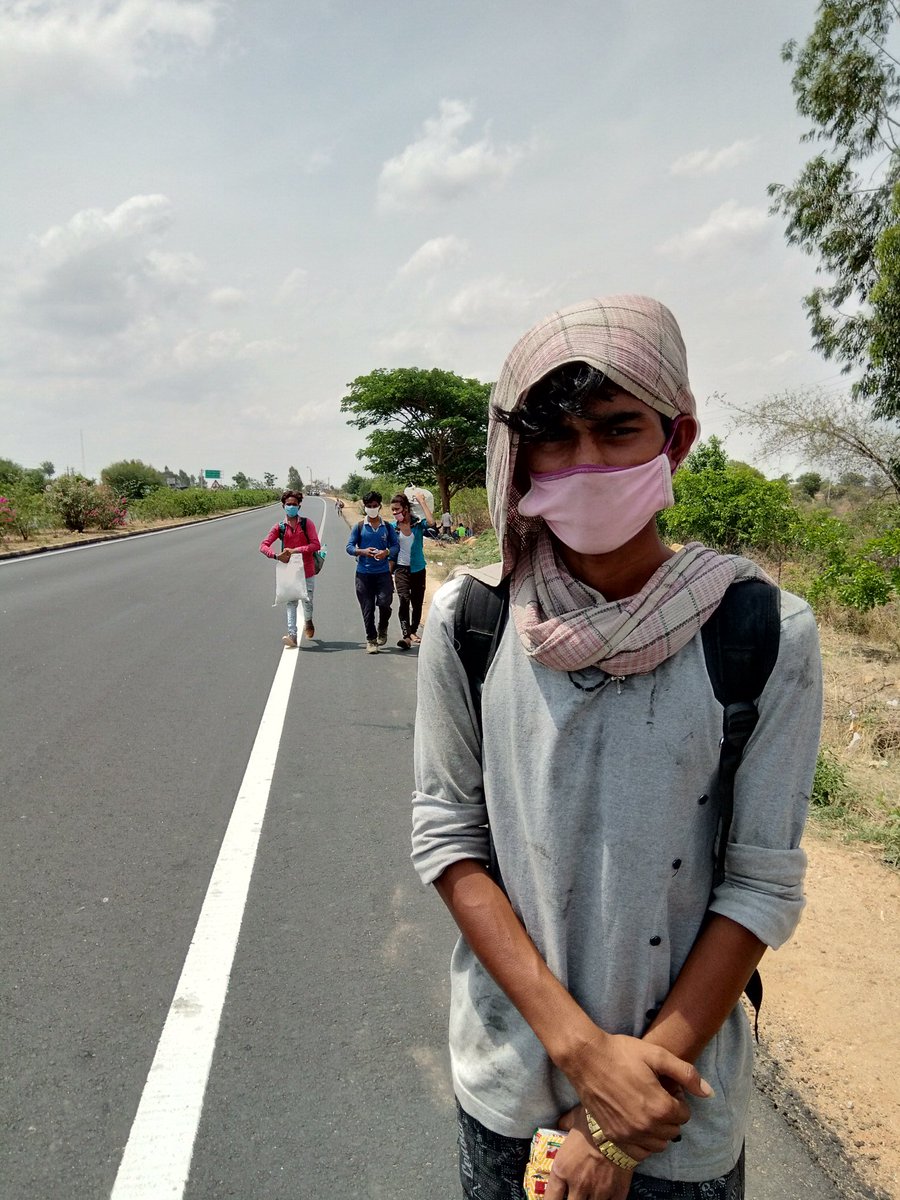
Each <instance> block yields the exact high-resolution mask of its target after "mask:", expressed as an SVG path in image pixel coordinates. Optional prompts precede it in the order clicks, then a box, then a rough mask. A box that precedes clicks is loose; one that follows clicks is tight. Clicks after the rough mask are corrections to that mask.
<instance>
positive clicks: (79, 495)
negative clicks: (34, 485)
mask: <svg viewBox="0 0 900 1200" xmlns="http://www.w3.org/2000/svg"><path fill="white" fill-rule="evenodd" d="M95 491H96V484H94V483H92V482H91V481H90V479H85V477H84V476H83V475H61V476H60V477H59V479H54V481H53V482H52V483H51V484H48V486H47V490H46V493H45V494H46V497H47V503H48V505H49V506H50V508H51V509H53V511H54V512H55V513H56V514H57V515H58V516H59V518H60V520H61V521H62V523H63V525H65V527H66V529H71V530H73V531H74V532H76V533H81V532H82V531H83V530H84V528H85V525H86V524H87V519H88V513H89V512H90V511H91V509H92V508H93V507H94V505H95V501H96V497H95V494H94V493H95Z"/></svg>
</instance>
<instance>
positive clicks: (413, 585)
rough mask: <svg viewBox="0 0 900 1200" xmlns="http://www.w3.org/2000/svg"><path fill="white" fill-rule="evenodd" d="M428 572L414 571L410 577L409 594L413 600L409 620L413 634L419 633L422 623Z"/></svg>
mask: <svg viewBox="0 0 900 1200" xmlns="http://www.w3.org/2000/svg"><path fill="white" fill-rule="evenodd" d="M427 574H428V572H427V571H425V570H422V571H413V572H412V574H411V575H410V577H409V594H410V598H411V600H412V615H411V616H410V619H409V628H410V632H411V633H418V631H419V625H420V624H421V623H422V606H423V604H424V603H425V578H426V576H427Z"/></svg>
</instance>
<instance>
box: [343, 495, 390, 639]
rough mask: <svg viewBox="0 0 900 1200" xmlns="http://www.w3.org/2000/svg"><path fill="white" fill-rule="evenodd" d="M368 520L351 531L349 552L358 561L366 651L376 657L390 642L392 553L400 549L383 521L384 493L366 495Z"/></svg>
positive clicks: (360, 603) (357, 587) (359, 595)
mask: <svg viewBox="0 0 900 1200" xmlns="http://www.w3.org/2000/svg"><path fill="white" fill-rule="evenodd" d="M363 507H364V508H365V513H366V515H365V519H364V520H362V521H357V523H356V524H355V525H354V526H353V528H352V529H351V530H350V537H349V539H348V541H347V553H348V554H349V555H350V556H351V558H355V559H356V598H357V600H358V601H359V607H360V609H361V610H362V617H363V624H364V625H365V627H366V650H367V651H368V652H369V654H377V653H378V647H379V646H383V645H384V644H385V642H386V641H387V630H388V622H389V621H390V619H391V601H392V600H393V598H394V580H393V578H392V576H391V564H390V558H391V553H392V552H393V554H394V555H395V556H396V554H397V551H398V550H399V548H400V541H399V539H398V537H397V530H396V529H395V528H394V527H393V525H388V524H386V523H385V522H384V521H382V519H381V493H380V492H367V493H366V495H365V496H363ZM376 605H377V606H378V629H377V631H376V629H375V606H376Z"/></svg>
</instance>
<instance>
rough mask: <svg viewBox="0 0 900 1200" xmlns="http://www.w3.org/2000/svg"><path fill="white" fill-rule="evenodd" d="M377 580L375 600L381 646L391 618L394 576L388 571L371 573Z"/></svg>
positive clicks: (378, 636) (385, 637) (385, 638)
mask: <svg viewBox="0 0 900 1200" xmlns="http://www.w3.org/2000/svg"><path fill="white" fill-rule="evenodd" d="M372 578H373V579H374V580H376V581H377V584H376V586H377V589H378V590H377V592H376V597H375V602H376V604H377V605H378V634H377V638H378V645H379V646H383V645H384V643H385V642H386V641H387V631H388V624H389V623H390V619H391V604H392V602H393V599H394V577H393V575H392V574H391V573H390V571H385V572H384V573H383V574H380V575H373V576H372Z"/></svg>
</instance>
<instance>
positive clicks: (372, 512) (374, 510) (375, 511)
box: [366, 508, 381, 517]
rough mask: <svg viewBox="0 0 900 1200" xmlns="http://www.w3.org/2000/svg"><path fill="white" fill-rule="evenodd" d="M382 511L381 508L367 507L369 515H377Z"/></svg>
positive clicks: (367, 514)
mask: <svg viewBox="0 0 900 1200" xmlns="http://www.w3.org/2000/svg"><path fill="white" fill-rule="evenodd" d="M380 512H381V509H380V508H367V509H366V516H367V517H377V516H378V514H379V513H380Z"/></svg>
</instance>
